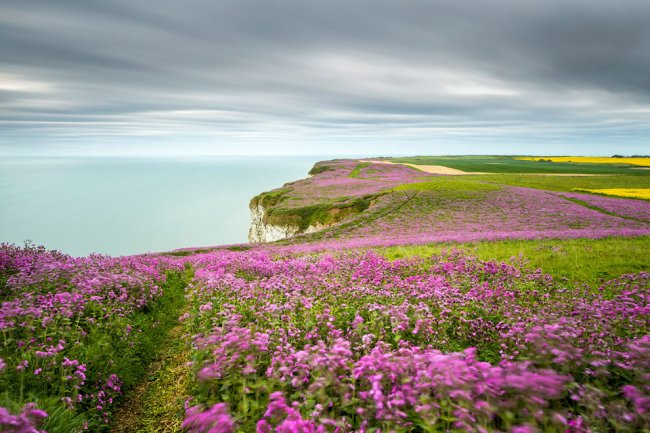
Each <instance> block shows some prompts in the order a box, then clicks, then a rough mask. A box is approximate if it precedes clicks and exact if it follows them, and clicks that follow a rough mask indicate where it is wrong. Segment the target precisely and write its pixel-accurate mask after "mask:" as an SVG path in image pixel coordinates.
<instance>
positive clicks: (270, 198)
mask: <svg viewBox="0 0 650 433" xmlns="http://www.w3.org/2000/svg"><path fill="white" fill-rule="evenodd" d="M288 192H289V189H287V188H278V189H274V190H273V191H269V192H263V193H262V194H259V195H256V196H255V197H253V198H252V199H251V201H250V205H251V206H258V205H259V206H262V207H265V208H269V207H272V206H275V205H277V204H278V203H280V202H281V201H282V200H284V199H285V198H286V196H285V194H287V193H288Z"/></svg>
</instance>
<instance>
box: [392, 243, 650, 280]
mask: <svg viewBox="0 0 650 433" xmlns="http://www.w3.org/2000/svg"><path fill="white" fill-rule="evenodd" d="M454 248H457V249H460V250H462V251H466V252H467V253H469V254H471V255H474V256H476V257H477V258H479V259H481V260H495V261H505V262H509V263H520V262H521V261H524V262H525V263H526V264H527V266H528V267H531V268H533V269H537V268H539V269H542V270H543V271H544V272H545V273H548V274H551V275H552V276H553V277H555V278H556V279H566V280H567V281H568V282H570V283H573V284H589V285H597V284H600V283H602V282H603V281H606V280H609V279H612V278H617V277H618V276H620V275H622V274H625V273H634V272H640V271H646V272H647V271H648V270H650V257H649V256H648V254H647V252H648V251H650V236H641V237H635V238H617V237H611V238H604V239H545V240H507V241H486V242H476V243H469V244H450V243H447V244H431V245H404V246H397V247H389V248H384V249H381V250H380V251H381V253H382V254H383V255H384V256H386V257H387V258H389V259H392V260H394V259H401V258H408V257H412V256H421V257H429V256H432V255H436V254H440V252H442V251H445V250H450V249H454Z"/></svg>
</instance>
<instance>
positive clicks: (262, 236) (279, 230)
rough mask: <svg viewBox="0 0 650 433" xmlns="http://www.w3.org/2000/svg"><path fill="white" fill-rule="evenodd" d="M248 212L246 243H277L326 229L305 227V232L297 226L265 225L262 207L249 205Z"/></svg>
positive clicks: (317, 226)
mask: <svg viewBox="0 0 650 433" xmlns="http://www.w3.org/2000/svg"><path fill="white" fill-rule="evenodd" d="M250 211H251V227H250V229H249V230H248V241H249V242H251V243H264V242H273V241H279V240H280V239H285V238H290V237H291V236H295V235H297V234H305V233H314V232H317V231H319V230H323V229H324V228H327V227H328V226H326V225H323V224H316V225H311V226H309V227H307V229H305V230H300V227H297V226H280V225H273V224H267V223H265V222H264V220H265V218H264V217H265V213H266V209H264V206H262V205H259V204H256V205H251V207H250Z"/></svg>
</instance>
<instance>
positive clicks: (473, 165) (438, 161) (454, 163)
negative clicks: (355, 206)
mask: <svg viewBox="0 0 650 433" xmlns="http://www.w3.org/2000/svg"><path fill="white" fill-rule="evenodd" d="M540 159H542V160H543V161H540ZM549 159H550V161H549ZM569 159H571V158H569ZM629 159H630V160H631V159H634V160H635V161H636V160H637V158H629ZM640 159H641V158H639V160H640ZM388 160H389V161H392V162H398V163H409V164H415V165H442V166H445V167H450V168H455V169H457V170H462V171H466V172H483V173H557V174H562V173H565V174H571V173H575V174H635V173H639V172H643V171H644V170H640V169H639V168H638V167H636V166H631V165H630V163H629V162H627V159H625V160H622V161H618V159H616V162H615V163H608V164H605V163H596V164H594V163H590V162H586V161H585V162H579V161H575V160H573V159H571V161H572V162H568V160H567V161H566V162H565V161H564V160H558V161H561V162H557V163H556V162H553V160H554V159H553V158H552V157H545V156H542V157H530V159H524V158H523V157H511V156H415V157H403V158H388ZM646 160H647V158H646ZM637 162H638V161H637Z"/></svg>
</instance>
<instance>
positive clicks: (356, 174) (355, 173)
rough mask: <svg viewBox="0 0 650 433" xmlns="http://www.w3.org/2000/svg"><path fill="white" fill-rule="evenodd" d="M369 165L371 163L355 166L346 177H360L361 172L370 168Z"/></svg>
mask: <svg viewBox="0 0 650 433" xmlns="http://www.w3.org/2000/svg"><path fill="white" fill-rule="evenodd" d="M371 165H372V163H371V162H361V163H359V164H357V165H356V167H354V168H353V169H352V171H351V172H350V174H348V177H351V178H353V179H356V178H358V177H359V176H360V175H361V171H362V170H363V169H364V168H366V167H370V166H371Z"/></svg>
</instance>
